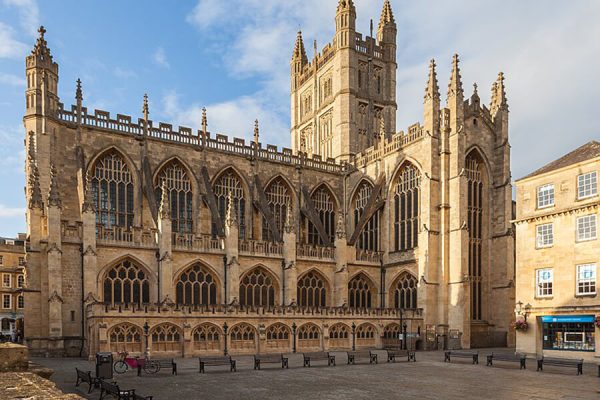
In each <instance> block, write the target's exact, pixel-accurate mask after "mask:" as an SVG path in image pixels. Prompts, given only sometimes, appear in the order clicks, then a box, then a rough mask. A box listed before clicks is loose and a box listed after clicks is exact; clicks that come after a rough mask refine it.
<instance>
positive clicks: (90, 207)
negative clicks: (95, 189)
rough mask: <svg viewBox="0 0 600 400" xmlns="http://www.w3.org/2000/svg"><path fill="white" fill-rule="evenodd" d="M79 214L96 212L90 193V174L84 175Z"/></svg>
mask: <svg viewBox="0 0 600 400" xmlns="http://www.w3.org/2000/svg"><path fill="white" fill-rule="evenodd" d="M81 212H94V213H95V212H96V203H95V202H94V197H93V193H92V185H91V182H90V174H85V187H84V188H83V205H82V207H81Z"/></svg>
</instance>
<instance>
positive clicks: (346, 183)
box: [24, 0, 514, 356]
mask: <svg viewBox="0 0 600 400" xmlns="http://www.w3.org/2000/svg"><path fill="white" fill-rule="evenodd" d="M355 16H356V15H355V8H354V5H353V2H352V1H349V0H343V1H340V3H339V6H338V12H337V16H336V21H337V25H336V26H337V27H338V29H337V31H338V32H337V33H336V39H335V40H334V43H333V44H332V45H329V46H327V47H326V49H325V50H324V53H327V55H326V56H318V57H316V58H315V60H314V61H313V63H312V64H308V63H307V62H306V60H305V58H306V56H305V54H304V45H303V44H302V38H301V36H300V35H299V37H298V38H297V42H296V49H295V50H294V56H293V57H294V58H293V60H292V66H294V65H296V62H297V61H298V57H300V59H301V60H300V64H298V65H299V67H298V68H299V69H296V70H295V71H296V72H294V73H293V74H292V81H293V82H292V93H293V94H292V109H293V110H294V108H295V107H297V106H296V105H295V104H296V101H297V99H295V97H298V96H299V92H298V91H299V90H303V89H304V87H305V86H303V85H305V83H297V82H296V81H297V80H298V79H300V78H299V77H300V75H302V74H312V75H311V77H312V78H311V79H312V80H315V79H316V80H317V81H319V80H320V79H321V78H319V77H320V76H321V75H320V74H321V72H323V73H325V72H324V71H329V72H327V73H328V74H329V73H330V74H331V77H332V82H333V83H331V82H330V83H327V88H324V90H325V89H327V96H331V97H332V99H331V100H330V99H329V97H327V99H328V100H327V101H330V103H328V106H327V107H330V108H327V110H326V109H325V107H324V106H323V107H321V106H320V105H319V107H318V108H317V106H316V105H315V106H314V107H315V108H314V110H315V112H314V113H313V114H311V115H313V117H314V118H313V117H311V118H313V119H315V118H317V117H319V116H320V115H321V114H320V113H321V112H331V113H332V114H333V118H334V122H333V125H332V131H331V132H332V133H331V135H332V137H334V138H336V139H335V140H334V141H333V144H332V147H331V148H332V149H333V150H332V152H331V156H332V158H331V159H328V160H325V158H326V157H322V154H323V153H321V152H319V151H317V150H316V148H317V147H314V149H313V150H312V151H311V152H309V151H308V149H307V148H306V147H305V146H304V147H303V146H300V144H299V142H298V140H299V139H298V136H297V135H296V136H295V134H294V132H296V133H297V132H298V129H300V130H301V128H302V127H303V126H304V125H302V124H303V122H302V123H300V121H299V120H296V119H297V117H296V116H295V115H296V114H297V112H296V111H293V113H292V114H294V116H292V139H293V145H292V147H293V149H281V150H279V149H277V147H276V146H271V145H266V146H264V145H263V144H262V143H260V130H259V126H258V121H257V122H256V124H255V131H254V139H253V140H252V141H251V142H249V143H248V142H246V141H245V140H244V139H237V138H236V139H233V140H230V139H229V138H228V137H227V136H224V135H221V134H213V133H211V132H209V131H208V129H207V126H208V119H207V115H206V113H204V114H203V116H202V121H201V124H200V125H201V127H200V129H199V130H193V129H190V128H185V127H180V128H178V129H174V128H173V127H172V126H171V125H169V124H165V123H156V122H154V121H152V120H150V118H149V112H150V110H149V109H148V105H147V101H146V100H145V101H144V106H143V117H142V118H139V119H137V120H135V119H132V118H131V117H129V116H125V115H117V116H111V115H109V113H107V112H105V111H100V110H96V111H94V112H91V111H88V110H87V108H86V107H84V106H83V93H82V89H81V85H80V82H78V84H77V90H76V96H75V98H76V105H74V106H72V107H71V108H70V109H65V107H64V106H63V105H62V103H61V102H60V101H59V99H58V95H57V93H58V91H57V81H58V65H57V64H56V63H55V62H54V61H53V59H52V57H51V55H50V51H49V50H48V47H47V44H46V41H45V38H44V30H43V29H42V30H41V31H40V32H41V35H40V38H39V39H38V42H37V44H36V46H35V48H34V50H33V52H32V54H31V56H29V57H28V58H27V71H26V72H27V82H28V87H27V111H26V115H25V119H24V121H25V128H26V132H27V136H26V145H27V149H28V158H27V165H26V172H27V176H28V184H27V190H26V194H27V200H28V204H29V207H28V213H27V218H28V220H27V222H28V229H29V231H28V254H27V257H28V259H27V262H28V268H29V271H30V283H29V284H30V287H31V288H37V289H39V292H33V291H31V292H29V293H28V294H27V301H26V305H27V315H28V324H27V329H26V331H27V341H28V344H29V346H30V349H31V351H33V352H42V353H46V354H79V352H80V351H82V352H84V353H87V354H93V353H94V352H96V351H99V350H102V351H105V350H111V351H117V350H121V349H123V348H126V349H128V350H129V351H131V352H134V353H140V352H143V351H144V350H145V348H146V343H147V346H148V347H149V348H150V350H151V351H152V353H153V354H154V355H156V354H160V355H180V354H184V355H186V356H188V355H196V354H200V353H207V352H208V353H214V354H218V353H223V352H224V351H225V350H227V351H229V352H231V353H234V354H240V353H255V352H258V351H261V352H263V351H278V352H281V351H290V350H293V349H295V348H297V349H298V350H299V351H300V350H305V349H333V348H351V347H353V346H355V347H373V346H378V345H381V344H382V343H384V342H386V341H397V340H398V337H399V336H400V331H401V330H402V329H405V330H407V331H408V332H409V333H412V335H409V336H410V337H411V338H412V339H411V340H412V341H413V342H414V345H416V346H418V347H420V348H434V347H437V345H438V340H439V342H440V345H443V343H442V339H444V338H446V339H448V340H450V339H451V341H452V345H454V346H462V347H465V348H468V347H471V346H484V345H492V344H494V345H505V344H506V343H507V342H508V343H509V344H510V343H511V342H512V341H513V337H512V336H511V335H510V333H509V324H510V321H511V318H512V308H513V304H514V292H513V285H512V282H513V279H514V272H513V271H514V259H513V248H514V239H513V235H512V230H511V223H510V221H511V217H512V201H511V183H510V146H509V144H508V106H507V102H506V95H505V91H504V78H503V76H502V74H500V75H499V77H498V80H497V81H496V82H495V83H494V86H493V100H492V104H491V105H490V107H486V106H484V105H481V104H480V100H479V96H478V94H477V92H476V90H475V92H474V93H473V95H472V96H471V97H470V99H465V98H464V92H463V88H462V82H461V76H460V71H459V61H458V57H457V56H455V57H454V59H453V61H452V78H451V82H450V84H449V88H448V97H447V101H446V105H445V107H442V106H441V102H440V93H439V89H438V85H437V78H436V71H435V63H434V62H433V61H432V62H431V65H430V70H429V77H428V80H427V85H426V92H425V100H424V121H423V123H422V124H419V123H417V124H414V125H412V126H411V127H409V129H408V131H407V132H398V133H393V130H394V127H395V120H394V112H395V109H396V106H395V94H394V90H395V89H394V87H395V82H394V79H395V78H394V74H395V72H394V71H395V55H394V48H395V45H394V44H393V43H392V42H394V41H395V32H396V28H395V24H394V19H393V14H392V12H391V7H390V5H389V3H388V1H385V2H384V9H383V11H382V18H381V21H382V24H383V28H382V27H381V26H380V29H379V30H380V34H379V36H378V38H377V39H375V38H370V37H367V38H365V40H364V43H366V44H361V43H363V42H360V43H359V42H358V41H355V38H357V37H358V35H357V34H356V33H355V32H354V30H353V28H352V29H351V28H350V27H354V21H355ZM342 21H343V22H342ZM357 40H358V39H357ZM357 46H358V47H357ZM365 46H367V47H368V49H367V50H365V48H364V47H365ZM368 52H371V54H375V53H377V54H379V52H383V53H382V54H384V55H382V56H381V57H383V58H381V57H379V56H376V57H375V58H374V60H375V61H373V65H371V66H370V67H369V66H368V65H367V67H368V68H367V69H366V71H367V72H365V77H364V79H365V81H368V82H377V81H378V80H377V79H375V78H374V76H375V75H372V74H373V71H374V70H376V69H377V68H379V67H381V71H382V72H381V75H379V76H381V79H380V80H379V81H380V83H381V85H382V87H383V88H384V93H385V96H384V95H383V94H380V93H376V92H377V91H376V89H373V88H372V87H371V86H367V88H370V89H369V90H370V91H371V92H372V91H373V90H375V92H374V93H373V97H370V96H371V95H370V94H369V93H371V92H368V91H366V90H367V88H365V89H361V88H360V87H359V88H358V89H356V90H355V85H357V82H358V78H357V74H358V72H357V71H358V70H357V65H358V66H359V67H360V66H361V65H362V64H361V63H362V62H363V61H365V60H364V59H365V54H367V53H368ZM374 52H375V53H374ZM383 59H385V62H384V61H383ZM367 61H368V60H367ZM384 64H385V65H384ZM311 68H312V71H313V72H310V71H311ZM360 68H362V67H360ZM360 68H359V69H360ZM293 69H294V67H293ZM315 69H316V72H315ZM383 71H386V72H383ZM299 74H300V75H299ZM302 76H304V75H302ZM328 76H329V75H328ZM361 76H362V72H361ZM302 79H304V78H302ZM361 79H362V78H361ZM369 85H371V83H369ZM359 86H360V85H359ZM316 87H317V86H313V87H312V89H311V90H313V93H314V94H313V96H316V93H317V91H316V89H315V88H316ZM355 91H356V93H358V94H356V95H352V96H350V97H348V96H345V95H344V96H345V97H344V96H342V94H343V93H347V92H352V93H353V92H355ZM340 96H341V97H340ZM333 98H334V99H333ZM313 101H314V102H315V104H321V103H317V102H316V98H314V99H313ZM358 103H360V104H358ZM364 103H366V104H367V106H368V107H371V108H372V109H375V108H376V107H379V106H382V107H383V112H382V113H380V114H379V115H380V117H379V118H380V120H379V121H377V122H375V119H373V124H370V125H369V126H371V125H373V126H372V129H371V128H369V129H370V131H369V132H370V133H369V135H371V136H369V135H366V134H364V133H358V130H357V128H356V126H357V125H356V124H357V122H356V118H357V115H358V114H357V113H356V112H355V110H356V107H359V106H360V107H362V106H363V105H364ZM307 104H308V103H307ZM317 109H318V110H319V112H317V111H316V110H317ZM311 113H312V111H311ZM307 118H308V117H307ZM336 121H341V122H336ZM344 121H345V122H344ZM377 124H379V128H378V130H377V131H376V132H373V130H374V129H376V128H375V127H376V126H377ZM338 128H339V129H338ZM356 135H363V137H371V139H369V140H366V139H365V141H364V143H362V144H361V145H360V146H359V147H357V148H354V147H351V146H349V145H348V143H350V142H354V141H355V138H356ZM375 137H376V140H374V139H373V138H375ZM314 143H316V142H314ZM334 158H336V159H337V160H334ZM56 171H60V173H57V172H56ZM492 305H493V306H492ZM146 324H147V327H148V331H147V332H144V329H143V326H144V325H146ZM145 336H146V337H145ZM82 340H83V343H82ZM146 340H147V341H148V342H146ZM417 342H418V343H417Z"/></svg>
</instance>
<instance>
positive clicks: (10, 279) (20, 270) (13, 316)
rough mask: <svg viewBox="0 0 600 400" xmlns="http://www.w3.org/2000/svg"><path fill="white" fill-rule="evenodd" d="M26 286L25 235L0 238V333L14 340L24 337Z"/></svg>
mask: <svg viewBox="0 0 600 400" xmlns="http://www.w3.org/2000/svg"><path fill="white" fill-rule="evenodd" d="M24 287H25V237H24V235H23V237H19V238H17V239H4V238H0V333H1V334H2V335H4V337H5V338H8V339H10V340H12V341H17V340H19V339H22V337H23V311H24V309H25V297H24V294H23V289H24Z"/></svg>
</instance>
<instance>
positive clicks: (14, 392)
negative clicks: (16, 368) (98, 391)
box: [0, 372, 83, 400]
mask: <svg viewBox="0 0 600 400" xmlns="http://www.w3.org/2000/svg"><path fill="white" fill-rule="evenodd" d="M0 399H6V400H8V399H29V400H44V399H53V400H72V399H83V397H80V396H78V395H76V394H64V393H63V392H62V391H60V390H59V389H58V388H57V387H56V385H55V384H54V382H51V381H49V380H47V379H44V378H42V377H39V376H37V375H36V374H33V373H31V372H4V373H0Z"/></svg>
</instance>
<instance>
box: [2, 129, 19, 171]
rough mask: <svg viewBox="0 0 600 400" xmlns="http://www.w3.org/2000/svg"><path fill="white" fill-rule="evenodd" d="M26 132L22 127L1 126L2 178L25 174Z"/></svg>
mask: <svg viewBox="0 0 600 400" xmlns="http://www.w3.org/2000/svg"><path fill="white" fill-rule="evenodd" d="M24 132H25V131H24V130H23V127H21V126H3V125H0V143H2V146H0V176H1V175H4V176H8V177H10V178H14V177H15V176H16V175H22V174H23V166H24V165H25V149H24V148H23V138H24V136H25V133H24Z"/></svg>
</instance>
